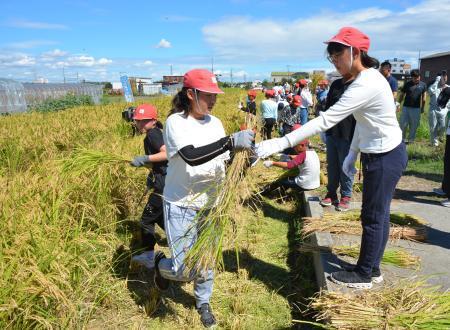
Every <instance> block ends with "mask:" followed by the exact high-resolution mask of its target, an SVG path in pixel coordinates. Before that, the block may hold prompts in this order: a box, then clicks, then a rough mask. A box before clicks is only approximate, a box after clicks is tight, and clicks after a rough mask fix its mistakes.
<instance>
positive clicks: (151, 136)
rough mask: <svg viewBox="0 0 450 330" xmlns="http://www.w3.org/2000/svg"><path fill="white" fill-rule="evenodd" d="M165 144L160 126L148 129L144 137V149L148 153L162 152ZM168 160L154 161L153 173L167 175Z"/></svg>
mask: <svg viewBox="0 0 450 330" xmlns="http://www.w3.org/2000/svg"><path fill="white" fill-rule="evenodd" d="M163 145H164V139H163V135H162V132H161V130H160V129H159V128H151V129H150V130H148V131H147V135H146V137H145V139H144V150H145V154H146V155H154V154H157V153H158V152H160V150H161V147H162V146H163ZM166 170H167V161H164V162H155V163H153V173H154V174H162V175H166Z"/></svg>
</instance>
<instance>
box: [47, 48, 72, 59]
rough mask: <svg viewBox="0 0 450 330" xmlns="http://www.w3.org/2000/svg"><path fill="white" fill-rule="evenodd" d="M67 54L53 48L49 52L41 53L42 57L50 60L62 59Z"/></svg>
mask: <svg viewBox="0 0 450 330" xmlns="http://www.w3.org/2000/svg"><path fill="white" fill-rule="evenodd" d="M67 54H68V53H67V52H65V51H62V50H60V49H58V48H55V49H53V50H50V51H48V52H44V53H42V56H44V57H50V58H54V57H62V56H66V55H67Z"/></svg>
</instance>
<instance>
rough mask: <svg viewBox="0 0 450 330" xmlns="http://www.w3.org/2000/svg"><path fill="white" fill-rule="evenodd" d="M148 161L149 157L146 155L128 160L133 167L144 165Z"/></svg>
mask: <svg viewBox="0 0 450 330" xmlns="http://www.w3.org/2000/svg"><path fill="white" fill-rule="evenodd" d="M148 163H150V159H148V155H143V156H136V157H134V158H133V160H132V161H131V162H130V165H131V166H134V167H141V166H145V164H148Z"/></svg>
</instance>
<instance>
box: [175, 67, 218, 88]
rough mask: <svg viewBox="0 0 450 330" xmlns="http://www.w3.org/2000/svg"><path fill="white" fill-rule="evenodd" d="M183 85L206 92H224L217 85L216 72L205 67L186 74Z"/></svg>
mask: <svg viewBox="0 0 450 330" xmlns="http://www.w3.org/2000/svg"><path fill="white" fill-rule="evenodd" d="M183 87H186V88H193V89H196V90H199V91H201V92H205V93H211V94H223V91H222V90H221V89H220V88H219V86H218V85H217V79H216V76H215V75H214V73H212V72H210V71H208V70H205V69H194V70H191V71H188V72H186V73H185V74H184V80H183Z"/></svg>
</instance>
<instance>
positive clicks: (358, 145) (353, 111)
mask: <svg viewBox="0 0 450 330" xmlns="http://www.w3.org/2000/svg"><path fill="white" fill-rule="evenodd" d="M349 115H353V116H354V117H355V119H356V127H355V133H354V135H353V140H352V144H351V149H352V150H353V151H355V152H359V151H361V152H364V153H382V152H388V151H391V150H392V149H394V148H395V147H397V146H398V145H399V144H400V143H401V141H402V131H401V129H400V126H399V124H398V121H397V117H396V106H395V101H394V99H393V97H392V91H391V87H390V86H389V83H388V81H387V80H386V78H384V77H383V76H382V75H381V73H380V72H379V71H378V70H375V69H367V70H364V71H361V72H360V73H359V74H358V76H357V77H356V79H355V80H354V81H353V83H352V84H351V85H350V86H349V87H348V88H347V90H346V91H345V92H344V94H343V95H342V97H341V98H340V99H339V101H338V102H336V103H335V104H334V105H333V106H332V107H330V108H329V109H328V110H327V111H325V112H322V113H321V114H320V116H319V117H317V118H314V119H313V120H311V121H309V122H307V123H306V124H305V125H303V126H302V128H301V129H298V130H295V131H293V132H291V133H289V134H287V135H286V138H287V140H288V141H289V144H290V145H291V146H294V145H296V144H298V143H299V142H300V141H303V140H304V139H306V138H308V137H310V136H312V135H315V134H318V133H320V132H323V131H326V130H328V129H330V128H331V127H333V126H334V125H336V124H337V123H338V122H340V121H341V120H342V119H344V118H346V117H347V116H349Z"/></svg>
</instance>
